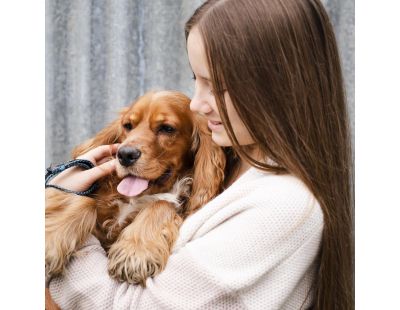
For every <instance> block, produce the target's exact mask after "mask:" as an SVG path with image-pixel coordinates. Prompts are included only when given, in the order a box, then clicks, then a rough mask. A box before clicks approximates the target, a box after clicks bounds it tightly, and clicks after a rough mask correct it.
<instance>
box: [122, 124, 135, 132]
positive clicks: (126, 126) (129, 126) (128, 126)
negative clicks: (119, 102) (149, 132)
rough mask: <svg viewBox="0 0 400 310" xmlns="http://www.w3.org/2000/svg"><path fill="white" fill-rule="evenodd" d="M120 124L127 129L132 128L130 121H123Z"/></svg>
mask: <svg viewBox="0 0 400 310" xmlns="http://www.w3.org/2000/svg"><path fill="white" fill-rule="evenodd" d="M122 126H123V127H124V128H125V129H126V130H128V131H130V130H132V128H133V126H132V124H131V123H125V124H123V125H122Z"/></svg>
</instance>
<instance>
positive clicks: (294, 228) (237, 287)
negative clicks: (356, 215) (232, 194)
mask: <svg viewBox="0 0 400 310" xmlns="http://www.w3.org/2000/svg"><path fill="white" fill-rule="evenodd" d="M293 195H294V196H293ZM276 197H280V198H276ZM224 210H228V211H227V213H226V214H224V212H225V211H224ZM188 222H190V219H188ZM205 223H206V224H204V225H202V226H201V227H199V229H197V230H196V233H194V235H193V236H192V237H191V240H188V242H186V243H185V244H183V245H182V246H180V247H178V248H176V249H175V251H174V252H173V254H172V255H171V256H170V258H169V260H168V264H167V266H166V268H165V270H164V271H163V272H162V273H161V274H159V275H158V276H156V277H154V278H149V279H147V282H146V288H142V287H140V286H137V285H129V284H127V283H118V282H116V281H114V280H112V279H111V278H110V277H109V276H108V273H107V257H106V255H105V253H104V250H103V249H102V248H101V246H100V244H99V242H98V240H97V239H95V238H94V237H92V238H91V239H90V241H89V242H87V243H86V245H85V247H84V248H83V249H82V250H80V251H79V253H78V255H76V256H75V257H74V258H73V259H72V261H71V263H70V264H69V265H68V267H67V270H66V273H65V275H64V276H62V277H58V278H55V279H53V280H52V281H51V283H50V291H51V295H52V297H53V299H54V300H55V301H56V303H57V304H59V305H60V306H61V308H62V309H217V310H218V309H282V308H283V309H295V308H296V307H297V308H299V303H298V300H299V299H301V301H300V304H301V303H302V301H304V297H305V296H306V295H307V292H306V291H308V289H309V286H307V285H305V286H304V285H302V283H304V281H306V282H307V281H308V280H309V279H308V280H307V277H309V274H310V269H312V268H313V266H314V263H315V258H316V256H317V253H318V249H319V243H320V238H321V234H322V226H323V218H322V212H321V210H320V207H319V205H318V203H316V201H315V200H314V199H313V198H312V197H311V196H310V194H303V193H302V194H301V195H297V194H293V193H291V194H290V195H286V194H285V193H282V195H278V196H274V197H271V199H269V198H268V197H266V196H265V192H263V191H262V189H261V190H260V191H259V193H256V194H253V195H250V196H246V197H245V198H243V199H239V200H237V201H235V202H232V203H231V204H230V205H229V208H225V209H223V210H221V211H220V212H218V214H216V216H214V217H212V218H210V219H209V220H208V221H206V222H205ZM188 225H189V223H188ZM314 267H315V266H314ZM311 281H312V280H311ZM311 281H308V282H307V283H311ZM296 296H297V297H298V298H297V297H296ZM296 298H297V299H296Z"/></svg>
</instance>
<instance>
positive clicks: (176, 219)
mask: <svg viewBox="0 0 400 310" xmlns="http://www.w3.org/2000/svg"><path fill="white" fill-rule="evenodd" d="M189 102H190V99H189V98H187V97H186V96H185V95H183V94H180V93H178V92H170V91H168V92H167V91H163V92H151V93H147V94H146V95H144V96H142V97H141V98H139V99H138V100H137V101H136V102H135V103H134V104H132V105H131V106H130V107H128V108H125V109H124V110H123V111H122V112H121V115H120V117H119V118H118V119H117V120H115V121H114V122H112V123H111V124H110V125H109V126H107V127H106V128H104V129H103V130H101V131H100V132H99V133H98V134H97V135H96V136H95V137H93V138H92V139H90V140H88V141H87V142H85V143H83V144H82V145H80V146H78V147H77V148H75V150H74V151H73V157H74V158H76V157H78V156H79V155H81V154H84V153H86V152H87V151H89V150H90V149H93V148H95V147H97V146H99V145H104V144H113V143H121V146H120V149H121V147H123V146H135V147H137V148H140V150H141V153H142V155H141V157H140V158H139V159H138V160H137V162H136V163H135V164H134V165H132V166H128V167H126V166H123V165H121V164H120V163H119V162H118V160H117V165H116V172H115V173H113V174H111V175H109V176H107V177H105V178H103V179H101V180H100V181H99V184H100V188H99V189H98V190H97V191H96V193H95V195H93V197H82V196H77V195H74V194H68V193H64V192H61V191H58V190H56V189H52V188H49V189H47V190H46V272H47V276H54V275H58V274H61V273H62V272H63V270H64V268H65V266H66V264H67V263H68V261H69V259H70V257H71V256H72V255H73V254H74V253H75V251H76V249H78V248H79V247H80V246H81V245H82V243H83V242H85V240H86V239H87V238H88V236H89V235H90V234H94V235H95V236H96V237H97V238H98V239H99V240H100V242H101V243H102V245H103V247H104V248H105V249H106V250H107V252H108V257H109V266H108V269H109V273H110V275H111V276H112V277H114V278H116V279H118V280H120V281H128V282H129V283H140V284H141V285H143V286H144V285H145V281H146V279H147V277H149V276H154V275H156V274H158V273H159V272H161V271H162V270H163V268H164V267H165V265H166V263H167V260H168V257H169V255H170V251H171V249H172V246H173V245H174V242H175V240H176V238H177V236H178V231H179V227H180V225H181V223H182V221H183V220H184V218H185V217H186V216H188V215H190V214H191V213H193V212H195V211H196V210H197V209H198V208H200V207H201V206H202V205H203V204H205V203H206V202H208V201H209V200H211V199H212V198H213V197H215V196H216V195H217V194H218V193H219V191H220V189H221V188H220V187H221V185H222V183H223V178H224V167H225V156H224V153H223V151H222V149H221V148H220V147H218V146H217V145H215V144H214V143H213V142H212V140H211V135H210V133H209V130H208V128H207V123H206V120H205V119H203V118H202V117H201V116H199V115H195V114H193V113H192V112H191V111H190V109H189ZM166 124H167V125H169V126H172V127H173V128H174V129H175V130H174V131H173V132H172V133H168V132H166V131H165V127H162V126H165V125H166ZM129 126H132V129H129V128H130V127H129ZM166 171H168V172H167V174H166ZM129 174H133V175H136V176H140V177H142V178H145V179H148V180H152V181H151V182H152V183H151V184H152V185H151V186H150V187H149V188H148V189H146V190H145V191H144V192H143V193H142V194H140V195H139V196H138V197H134V198H128V197H125V196H123V195H121V194H119V193H118V192H117V190H116V187H117V184H118V183H119V182H120V180H121V179H122V178H123V177H124V176H126V175H129ZM165 175H167V176H169V177H163V176H165ZM187 176H190V177H191V178H192V182H191V184H189V183H188V182H187V181H183V182H181V183H180V185H181V186H180V187H176V185H175V187H174V189H173V186H174V184H176V182H177V180H181V179H183V178H185V177H187ZM160 180H161V181H160ZM190 185H191V187H190ZM172 190H174V191H175V192H177V193H178V194H179V196H181V198H185V196H187V197H186V200H185V203H184V204H183V205H182V207H181V208H178V209H177V206H176V204H175V203H173V202H171V201H168V200H164V199H163V198H162V197H164V196H162V197H161V198H160V197H159V196H154V195H156V194H160V193H168V192H171V191H172ZM149 195H150V196H149ZM123 208H125V209H126V208H128V210H129V212H128V214H127V215H126V216H125V217H123V218H119V216H120V215H121V210H122V209H123ZM125 266H128V267H125Z"/></svg>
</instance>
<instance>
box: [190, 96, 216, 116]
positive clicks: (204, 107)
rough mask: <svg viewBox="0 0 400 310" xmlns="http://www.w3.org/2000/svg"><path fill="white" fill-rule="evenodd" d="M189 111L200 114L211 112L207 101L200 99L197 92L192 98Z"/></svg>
mask: <svg viewBox="0 0 400 310" xmlns="http://www.w3.org/2000/svg"><path fill="white" fill-rule="evenodd" d="M190 110H192V111H193V112H197V113H200V114H208V113H210V112H211V111H212V108H211V106H210V104H209V103H208V102H207V100H206V99H205V98H202V97H200V96H199V94H198V92H197V91H196V92H195V94H194V96H193V98H192V101H190Z"/></svg>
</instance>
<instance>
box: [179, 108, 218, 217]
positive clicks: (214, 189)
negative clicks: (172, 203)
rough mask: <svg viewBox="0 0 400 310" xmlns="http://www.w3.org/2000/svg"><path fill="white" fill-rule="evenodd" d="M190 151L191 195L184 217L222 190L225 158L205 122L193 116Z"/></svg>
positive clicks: (201, 117) (203, 119)
mask: <svg viewBox="0 0 400 310" xmlns="http://www.w3.org/2000/svg"><path fill="white" fill-rule="evenodd" d="M193 119H194V121H193V123H194V127H193V136H192V141H193V143H192V151H193V152H194V153H195V159H194V168H193V169H194V171H193V184H192V193H191V195H190V198H189V203H188V206H187V208H186V212H185V213H186V215H189V214H191V213H193V212H194V211H195V210H197V209H198V208H200V207H202V206H203V205H204V204H206V203H207V202H209V201H210V200H211V199H213V198H214V197H215V196H216V195H218V194H219V193H220V191H221V189H222V185H223V182H224V170H225V164H226V158H225V154H224V151H223V150H222V148H221V147H220V146H218V145H217V144H216V143H215V142H214V141H212V138H211V133H210V131H209V129H208V127H207V120H206V119H205V118H204V117H203V116H201V115H198V114H194V115H193Z"/></svg>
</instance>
